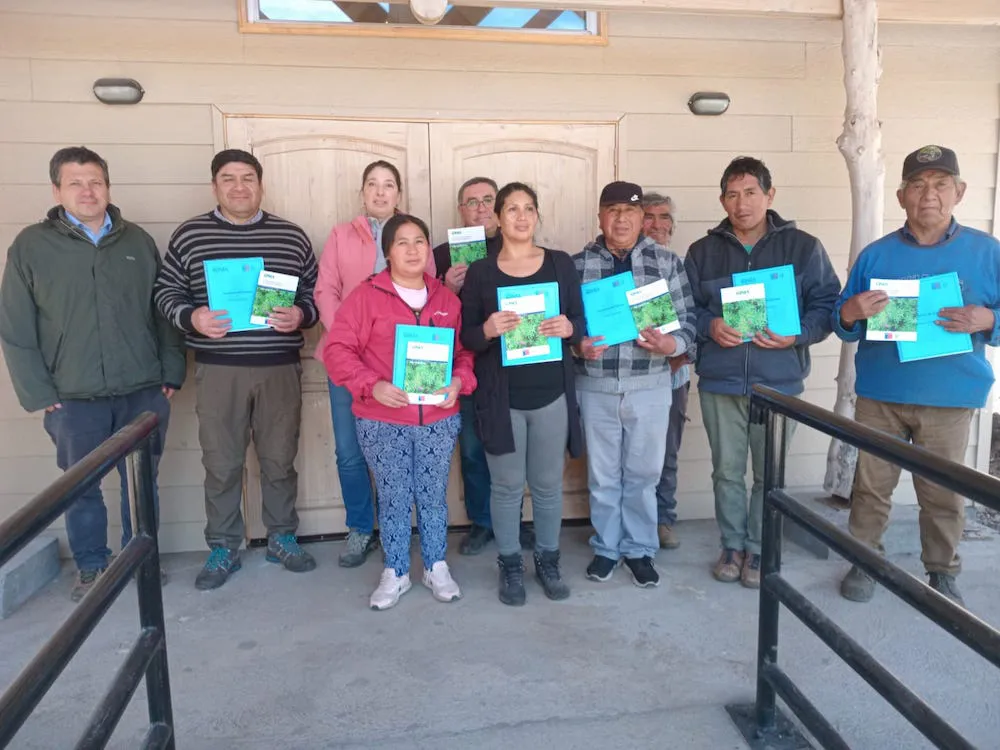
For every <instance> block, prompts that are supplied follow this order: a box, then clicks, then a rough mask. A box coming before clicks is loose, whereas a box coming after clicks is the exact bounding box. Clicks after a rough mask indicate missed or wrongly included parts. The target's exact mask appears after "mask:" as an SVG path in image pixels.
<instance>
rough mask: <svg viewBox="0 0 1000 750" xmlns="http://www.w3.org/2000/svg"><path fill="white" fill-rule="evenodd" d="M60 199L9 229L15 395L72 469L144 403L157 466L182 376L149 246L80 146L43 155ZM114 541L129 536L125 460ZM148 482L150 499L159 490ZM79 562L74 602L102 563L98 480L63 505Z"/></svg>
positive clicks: (103, 510)
mask: <svg viewBox="0 0 1000 750" xmlns="http://www.w3.org/2000/svg"><path fill="white" fill-rule="evenodd" d="M49 177H50V179H51V181H52V195H53V197H54V198H55V200H56V202H57V203H58V204H59V205H57V206H55V207H54V208H53V209H52V210H50V211H49V213H48V215H47V216H46V218H45V219H44V220H43V221H41V222H40V223H38V224H33V225H31V226H29V227H27V228H25V229H24V230H22V231H21V233H20V234H18V236H17V237H16V238H15V240H14V244H13V245H11V247H10V250H9V251H8V253H7V265H6V266H5V268H4V274H3V282H2V286H0V345H2V348H3V355H4V359H5V360H6V362H7V369H8V370H9V371H10V378H11V381H12V382H13V384H14V391H15V392H16V393H17V398H18V401H19V402H20V404H21V406H22V407H24V409H25V410H26V411H29V412H36V411H42V410H44V412H45V414H44V418H43V420H44V426H45V431H46V432H47V433H48V434H49V437H51V438H52V442H53V443H55V446H56V460H57V463H58V465H59V468H60V469H62V470H64V471H65V470H66V469H68V468H69V467H70V466H72V465H73V464H74V463H76V462H77V461H79V460H80V459H82V458H83V457H84V456H86V455H87V454H88V453H90V452H91V451H92V450H94V448H96V447H97V446H99V445H100V444H101V443H102V442H103V441H105V440H106V439H108V438H109V437H111V435H112V434H114V433H115V432H116V431H117V430H120V429H121V428H122V427H124V426H125V425H126V424H128V423H129V422H130V421H132V420H133V419H135V417H137V416H138V415H139V414H140V413H142V412H144V411H152V412H154V413H155V414H156V415H157V416H158V417H159V419H160V423H159V429H158V434H157V439H154V440H153V443H152V444H153V454H154V455H153V470H154V473H155V471H156V467H157V465H158V463H159V458H160V455H161V454H162V451H163V444H164V438H165V435H166V431H167V422H168V419H169V416H170V405H169V403H168V399H169V398H170V397H171V396H172V395H173V393H174V391H175V390H177V389H178V388H180V387H181V385H182V384H183V382H184V371H185V361H184V349H183V340H182V339H181V337H180V334H179V333H178V332H176V331H175V330H174V328H173V326H171V325H170V324H169V323H167V322H166V320H164V319H163V317H162V316H161V315H160V314H159V312H158V311H157V310H156V308H155V307H154V305H153V301H152V295H153V283H154V281H155V280H156V274H157V271H158V270H159V267H160V255H159V253H158V252H157V250H156V244H155V243H154V242H153V239H152V237H150V236H149V235H148V234H147V233H146V232H145V231H144V230H143V229H142V228H140V227H138V226H136V225H135V224H132V223H130V222H127V221H125V220H124V219H122V217H121V212H120V211H119V210H118V209H117V208H116V207H115V206H113V205H111V203H110V192H109V179H108V165H107V162H105V161H104V159H102V158H101V157H100V156H98V155H97V154H96V153H94V152H93V151H91V150H89V149H86V148H83V147H71V148H64V149H60V150H59V151H57V152H56V154H55V155H54V156H53V157H52V160H51V161H50V163H49ZM118 473H119V475H120V477H121V515H122V546H124V545H125V544H127V543H128V540H129V539H130V538H131V536H132V525H131V519H130V513H129V500H128V485H127V480H126V474H125V466H124V462H122V464H121V465H120V466H119V467H118ZM155 497H156V496H155V488H154V500H155ZM66 533H67V536H68V537H69V546H70V549H71V551H72V552H73V558H74V560H75V561H76V566H77V569H78V571H79V573H78V576H77V581H76V584H75V585H74V587H73V590H72V593H71V598H72V599H73V601H79V600H80V599H82V598H83V596H84V595H85V594H86V593H87V592H88V591H89V590H90V588H91V587H92V586H93V585H94V582H95V581H96V580H97V578H98V576H100V574H101V573H103V572H104V570H105V569H106V568H107V565H108V560H109V557H110V555H111V550H109V549H108V512H107V507H106V506H105V504H104V497H103V495H102V494H101V488H100V487H99V486H98V487H94V488H93V489H91V490H90V491H89V492H87V493H86V494H85V495H84V496H82V497H81V498H80V499H79V500H77V501H76V502H75V503H74V504H73V505H72V507H70V509H69V510H67V511H66Z"/></svg>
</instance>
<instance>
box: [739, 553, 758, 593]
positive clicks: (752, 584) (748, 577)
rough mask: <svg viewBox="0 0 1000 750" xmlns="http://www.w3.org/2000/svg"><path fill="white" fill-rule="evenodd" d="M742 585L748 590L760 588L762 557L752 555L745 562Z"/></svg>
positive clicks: (741, 575)
mask: <svg viewBox="0 0 1000 750" xmlns="http://www.w3.org/2000/svg"><path fill="white" fill-rule="evenodd" d="M740 583H742V584H743V585H744V586H745V587H746V588H748V589H759V588H760V555H755V554H753V553H750V554H748V555H747V556H746V558H745V559H744V560H743V570H742V571H741V572H740Z"/></svg>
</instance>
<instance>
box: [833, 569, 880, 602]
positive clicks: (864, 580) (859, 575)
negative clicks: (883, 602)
mask: <svg viewBox="0 0 1000 750" xmlns="http://www.w3.org/2000/svg"><path fill="white" fill-rule="evenodd" d="M840 595H841V596H842V597H844V598H845V599H850V600H851V601H852V602H868V601H871V598H872V597H873V596H875V579H874V578H872V577H871V576H870V575H868V574H867V573H865V571H863V570H862V569H861V568H859V567H858V566H857V565H852V566H851V569H850V570H849V571H848V572H847V575H846V576H844V580H843V581H841V582H840Z"/></svg>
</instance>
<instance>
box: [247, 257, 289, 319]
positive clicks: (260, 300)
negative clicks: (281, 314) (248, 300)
mask: <svg viewBox="0 0 1000 750" xmlns="http://www.w3.org/2000/svg"><path fill="white" fill-rule="evenodd" d="M298 288H299V277H298V276H291V275H289V274H287V273H276V272H274V271H261V272H260V276H258V277H257V291H256V292H255V293H254V298H253V309H252V310H251V311H250V322H251V323H253V324H254V325H258V326H260V325H267V319H268V318H270V317H271V311H272V310H274V308H276V307H291V306H292V305H294V304H295V292H296V290H297V289H298Z"/></svg>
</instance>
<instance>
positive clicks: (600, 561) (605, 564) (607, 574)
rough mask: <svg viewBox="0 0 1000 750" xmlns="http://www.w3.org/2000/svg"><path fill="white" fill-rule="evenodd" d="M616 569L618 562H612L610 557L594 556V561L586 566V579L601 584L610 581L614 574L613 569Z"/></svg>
mask: <svg viewBox="0 0 1000 750" xmlns="http://www.w3.org/2000/svg"><path fill="white" fill-rule="evenodd" d="M617 567H618V560H612V559H611V558H610V557H603V556H602V555H594V559H593V560H591V561H590V565H588V566H587V578H589V579H590V580H591V581H599V582H601V583H604V582H605V581H610V580H611V574H612V573H614V572H615V568H617Z"/></svg>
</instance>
